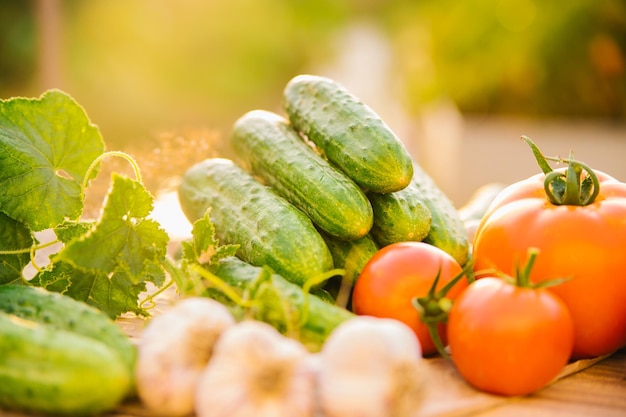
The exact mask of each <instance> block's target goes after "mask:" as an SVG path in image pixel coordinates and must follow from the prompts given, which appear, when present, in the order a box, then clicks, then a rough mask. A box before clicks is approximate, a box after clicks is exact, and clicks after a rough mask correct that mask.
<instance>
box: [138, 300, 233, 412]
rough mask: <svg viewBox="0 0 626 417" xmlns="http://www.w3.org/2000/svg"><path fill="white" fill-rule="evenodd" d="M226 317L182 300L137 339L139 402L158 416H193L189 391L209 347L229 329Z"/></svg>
mask: <svg viewBox="0 0 626 417" xmlns="http://www.w3.org/2000/svg"><path fill="white" fill-rule="evenodd" d="M235 323H236V322H235V319H234V317H233V316H232V314H231V313H230V311H229V310H228V309H227V308H226V307H225V306H224V305H222V304H220V303H219V302H217V301H215V300H212V299H209V298H204V297H190V298H185V299H182V300H181V301H179V302H177V303H176V304H175V305H174V306H172V307H171V308H169V309H168V310H165V311H164V312H163V313H161V314H160V315H158V316H155V317H154V318H152V319H151V320H150V322H148V324H147V326H146V328H145V329H144V331H143V333H142V334H141V338H140V342H139V346H138V355H137V364H136V368H135V376H136V379H137V393H138V396H139V399H140V400H141V402H142V403H143V404H144V405H145V406H146V407H147V408H148V409H150V410H151V411H153V412H155V413H156V414H158V415H167V416H172V417H176V416H183V415H188V414H192V413H193V408H194V395H195V387H196V384H197V381H198V378H199V376H200V373H201V372H202V371H203V370H204V368H205V366H206V364H207V362H208V361H209V359H210V358H211V355H212V351H213V346H214V344H215V342H216V341H217V340H218V338H219V337H220V336H221V334H222V333H223V332H224V330H226V329H227V328H229V327H231V326H233V325H234V324H235Z"/></svg>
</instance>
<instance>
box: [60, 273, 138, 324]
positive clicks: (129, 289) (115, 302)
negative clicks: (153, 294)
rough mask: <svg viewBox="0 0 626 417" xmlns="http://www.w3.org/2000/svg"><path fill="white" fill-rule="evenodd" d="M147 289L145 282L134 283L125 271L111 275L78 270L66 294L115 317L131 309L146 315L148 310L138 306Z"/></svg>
mask: <svg viewBox="0 0 626 417" xmlns="http://www.w3.org/2000/svg"><path fill="white" fill-rule="evenodd" d="M145 290H146V284H145V283H144V282H141V283H133V282H131V281H130V280H129V279H128V276H126V275H125V274H123V273H119V274H114V275H113V276H111V277H109V276H107V275H105V274H103V273H100V272H95V273H94V272H87V271H79V270H76V271H75V272H74V275H73V276H72V284H71V285H70V287H69V288H68V289H67V291H66V293H65V294H66V295H69V296H70V297H72V298H74V299H76V300H79V301H83V302H85V303H87V304H90V305H92V306H95V307H97V308H99V309H100V310H102V311H104V312H105V313H107V314H108V315H109V317H111V318H113V319H115V318H117V317H119V316H120V315H121V314H122V313H126V312H129V311H130V312H133V313H135V314H137V315H142V316H146V315H147V312H146V311H145V310H143V309H142V308H140V307H139V306H138V301H137V300H138V299H139V294H140V293H141V292H143V291H145Z"/></svg>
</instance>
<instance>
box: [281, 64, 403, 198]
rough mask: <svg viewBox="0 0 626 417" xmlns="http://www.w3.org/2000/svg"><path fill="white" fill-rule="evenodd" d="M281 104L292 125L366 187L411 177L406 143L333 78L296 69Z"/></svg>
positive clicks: (391, 185) (392, 186)
mask: <svg viewBox="0 0 626 417" xmlns="http://www.w3.org/2000/svg"><path fill="white" fill-rule="evenodd" d="M283 97H284V108H285V111H286V113H287V115H288V116H289V120H290V121H291V123H292V124H293V126H294V128H295V129H296V130H297V131H299V132H300V133H302V134H303V135H305V136H306V137H307V138H308V139H309V140H310V141H311V142H313V143H315V145H316V146H317V147H318V148H319V149H321V150H322V151H323V152H324V154H325V156H326V158H328V160H329V161H331V162H332V163H334V164H335V165H336V166H338V167H339V168H340V169H341V170H343V171H344V172H345V173H346V175H348V176H349V177H350V178H352V179H353V180H354V181H355V182H356V183H357V184H358V185H359V186H361V188H362V189H363V190H365V191H371V192H377V193H389V192H393V191H398V190H401V189H403V188H404V187H406V186H407V185H408V184H409V181H411V177H412V175H413V166H412V161H411V157H410V155H409V153H408V151H407V150H406V148H405V146H404V144H403V143H402V142H401V141H400V139H399V138H398V137H397V136H396V134H395V133H394V132H393V131H392V130H391V129H390V128H389V127H388V126H387V125H386V124H385V122H384V121H383V120H382V119H381V118H380V116H379V115H378V114H376V113H375V112H374V111H373V110H372V109H371V108H370V107H368V106H367V105H366V104H364V103H363V102H362V101H361V100H359V99H358V98H357V97H355V96H354V95H353V94H352V93H351V92H349V91H348V90H347V89H346V88H345V87H344V86H342V85H341V84H339V83H337V82H336V81H334V80H332V79H329V78H326V77H321V76H316V75H306V74H305V75H298V76H296V77H294V78H292V79H291V80H290V81H289V82H288V83H287V85H286V87H285V89H284V92H283Z"/></svg>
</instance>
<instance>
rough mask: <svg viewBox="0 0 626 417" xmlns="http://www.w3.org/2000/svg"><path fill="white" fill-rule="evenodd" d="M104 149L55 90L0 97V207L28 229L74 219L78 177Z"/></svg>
mask: <svg viewBox="0 0 626 417" xmlns="http://www.w3.org/2000/svg"><path fill="white" fill-rule="evenodd" d="M104 150H105V145H104V141H103V139H102V136H101V134H100V131H99V129H98V127H97V126H95V125H94V124H92V123H91V122H90V121H89V118H88V117H87V114H86V113H85V111H84V109H83V108H82V107H81V106H80V105H79V104H78V103H77V102H76V101H75V100H74V99H73V98H71V97H70V96H69V95H67V94H65V93H63V92H61V91H58V90H49V91H47V92H45V93H44V94H42V95H41V96H40V97H39V98H35V99H28V98H22V97H16V98H11V99H8V100H0V189H1V190H2V194H0V211H2V212H4V213H6V214H7V215H8V216H9V217H11V218H13V219H15V220H17V221H19V222H22V223H24V224H25V225H26V226H27V227H28V228H30V229H31V230H33V231H40V230H44V229H48V228H52V227H55V226H57V225H59V224H60V223H62V222H63V221H64V220H66V219H77V218H78V217H80V215H81V213H82V210H83V204H84V201H83V194H82V189H81V187H82V183H83V180H84V178H85V176H86V175H87V171H88V168H89V166H90V165H91V163H92V162H93V161H94V160H95V159H96V158H97V157H98V156H100V155H101V154H102V153H103V152H104ZM92 172H93V174H94V175H95V174H96V170H94V171H92Z"/></svg>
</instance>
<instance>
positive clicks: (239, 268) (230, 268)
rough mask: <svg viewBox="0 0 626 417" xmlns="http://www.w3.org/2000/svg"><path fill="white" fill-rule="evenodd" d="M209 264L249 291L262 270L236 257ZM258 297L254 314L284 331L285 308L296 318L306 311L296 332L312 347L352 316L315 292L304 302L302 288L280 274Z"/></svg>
mask: <svg viewBox="0 0 626 417" xmlns="http://www.w3.org/2000/svg"><path fill="white" fill-rule="evenodd" d="M210 268H211V271H212V272H213V273H214V274H215V275H217V276H218V277H219V278H221V279H223V280H224V282H226V283H227V284H229V285H230V286H232V287H233V288H236V289H237V291H239V292H241V293H242V294H243V293H244V292H247V291H250V289H251V287H252V286H254V285H255V282H256V281H257V278H259V276H260V274H261V273H262V268H261V267H256V266H253V265H251V264H249V263H247V262H244V261H242V260H241V259H239V258H236V257H228V258H223V259H221V260H220V261H219V262H218V263H217V264H215V265H212V266H211V267H210ZM257 291H258V290H257ZM257 297H258V298H256V299H257V301H261V303H260V305H259V307H258V308H257V309H256V310H255V313H256V314H255V318H256V319H257V320H261V321H265V322H266V323H269V324H271V325H272V326H274V327H275V328H277V329H278V330H280V331H281V332H283V333H286V332H288V325H287V323H286V319H285V314H284V313H285V312H287V313H289V314H294V315H295V316H294V318H296V319H297V320H298V321H299V320H302V317H303V315H305V319H304V320H302V322H301V323H300V325H301V327H300V329H299V334H298V336H299V339H300V341H302V342H303V343H304V345H305V346H307V347H308V348H309V349H310V350H311V351H318V350H319V349H320V348H321V347H322V345H323V344H324V341H325V340H326V338H327V337H328V335H329V334H330V333H331V332H332V330H333V329H334V328H335V327H337V326H338V325H339V324H340V323H343V322H344V321H346V320H348V319H350V318H352V317H354V315H353V314H352V313H350V312H349V311H347V310H345V309H343V308H340V307H338V306H336V305H334V304H331V303H329V302H328V301H324V300H323V299H322V298H320V297H318V296H317V295H315V294H309V295H308V304H307V303H305V299H304V292H303V290H302V288H301V287H299V286H297V285H294V284H293V283H291V282H289V281H287V280H286V279H285V278H284V277H282V276H281V275H279V274H272V275H271V285H270V286H268V288H267V289H266V290H264V291H263V290H261V292H260V293H257ZM307 308H308V310H307Z"/></svg>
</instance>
